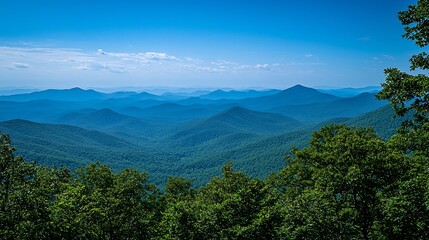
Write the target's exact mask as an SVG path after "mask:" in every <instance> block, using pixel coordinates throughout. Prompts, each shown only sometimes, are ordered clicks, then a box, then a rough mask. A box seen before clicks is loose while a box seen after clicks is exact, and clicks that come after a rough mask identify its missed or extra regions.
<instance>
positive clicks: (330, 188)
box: [0, 0, 429, 239]
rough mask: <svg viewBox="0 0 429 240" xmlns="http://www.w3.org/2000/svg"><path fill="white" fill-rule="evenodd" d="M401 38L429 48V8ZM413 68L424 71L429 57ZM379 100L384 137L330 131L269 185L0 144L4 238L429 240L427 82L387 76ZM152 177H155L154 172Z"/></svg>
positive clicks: (228, 170)
mask: <svg viewBox="0 0 429 240" xmlns="http://www.w3.org/2000/svg"><path fill="white" fill-rule="evenodd" d="M399 19H400V21H401V22H402V23H403V25H404V26H405V31H406V33H405V34H404V37H406V38H408V39H410V40H413V41H415V42H416V44H417V45H418V46H420V47H422V48H425V47H427V46H428V45H429V1H428V0H420V1H418V3H417V4H416V5H414V6H410V7H409V8H408V9H407V10H405V11H403V12H400V13H399ZM411 64H412V65H411V70H415V69H420V70H422V71H426V70H428V69H429V58H428V55H427V53H425V52H422V53H420V54H417V55H415V56H413V57H412V58H411ZM385 72H386V82H385V83H384V84H383V89H382V91H381V92H380V93H379V94H378V97H379V98H380V99H386V100H389V101H390V102H391V103H392V105H393V107H394V110H395V112H396V114H397V115H399V116H401V115H404V114H405V113H407V112H412V114H413V115H414V117H413V118H412V119H411V120H409V121H406V122H404V125H403V126H402V127H401V128H400V129H399V131H398V133H397V134H395V135H394V136H393V137H391V138H390V139H387V140H384V139H382V138H380V137H379V136H378V135H377V134H376V133H374V131H373V130H371V129H367V128H360V127H348V126H345V125H328V126H325V127H322V128H321V129H320V130H318V131H315V132H314V133H313V135H312V138H311V140H310V143H309V145H308V147H306V148H304V149H301V150H298V149H294V150H293V151H292V154H291V156H288V157H287V163H288V164H287V165H286V166H285V167H284V168H283V169H282V170H281V171H279V172H277V173H275V174H272V175H271V176H269V177H267V178H266V179H264V180H260V179H256V178H252V177H249V176H248V175H246V174H244V173H241V172H237V171H234V169H233V166H232V165H231V164H225V165H224V167H223V168H222V176H220V177H214V178H212V179H211V180H210V181H209V183H207V184H206V185H205V186H203V187H200V188H198V189H195V188H193V187H192V185H191V182H190V181H189V180H186V179H184V178H182V177H171V178H169V179H168V182H167V184H166V185H165V191H163V192H161V191H160V190H159V189H158V188H157V187H156V186H155V185H154V184H152V183H150V182H149V180H148V174H147V173H143V172H140V171H137V170H134V169H125V170H122V171H120V172H113V171H112V169H111V168H109V167H108V166H106V165H104V164H101V163H99V162H96V163H93V164H89V165H88V166H86V167H83V168H80V169H78V170H77V171H76V172H71V171H70V170H69V169H68V168H51V167H46V166H39V165H36V164H34V163H28V162H26V161H25V160H24V159H23V158H22V157H17V156H15V154H14V151H15V148H14V147H13V144H12V142H11V139H10V138H9V136H8V135H6V134H3V135H1V137H0V238H1V239H428V238H429V188H428V186H429V172H428V171H429V77H428V76H427V75H425V74H418V75H411V74H408V73H405V72H401V71H400V70H399V69H395V68H391V69H386V71H385ZM149 174H150V173H149Z"/></svg>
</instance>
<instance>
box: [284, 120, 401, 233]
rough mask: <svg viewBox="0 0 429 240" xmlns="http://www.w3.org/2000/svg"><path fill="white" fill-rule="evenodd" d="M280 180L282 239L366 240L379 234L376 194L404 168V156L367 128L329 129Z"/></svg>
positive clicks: (300, 154) (297, 156) (315, 136)
mask: <svg viewBox="0 0 429 240" xmlns="http://www.w3.org/2000/svg"><path fill="white" fill-rule="evenodd" d="M292 153H293V154H294V156H295V157H293V158H292V157H291V158H289V164H288V166H286V167H285V168H284V169H283V170H282V171H281V172H280V173H279V176H278V183H277V188H278V189H279V190H280V191H281V192H283V195H282V197H281V200H280V201H279V202H278V204H279V206H278V209H279V211H280V212H281V213H282V215H283V225H282V228H281V229H280V236H282V238H287V239H370V238H375V237H376V236H378V235H379V233H378V231H377V225H378V221H379V220H380V215H381V209H380V206H381V205H380V201H381V199H380V196H381V195H382V194H383V193H385V192H390V191H391V188H392V187H393V185H394V184H395V183H396V180H397V178H398V177H400V176H401V173H402V171H403V169H404V166H403V163H404V161H403V158H404V156H405V155H404V154H402V153H401V152H398V151H394V150H393V149H390V148H389V146H388V144H387V143H386V142H384V141H383V140H381V139H380V138H379V137H378V136H377V135H376V134H375V133H374V132H373V131H372V130H371V129H365V128H351V127H346V126H344V125H330V126H325V127H323V128H322V129H321V130H320V131H318V132H314V133H313V137H312V139H311V140H310V145H309V147H307V148H304V149H303V150H297V149H295V150H293V151H292Z"/></svg>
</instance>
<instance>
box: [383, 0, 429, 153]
mask: <svg viewBox="0 0 429 240" xmlns="http://www.w3.org/2000/svg"><path fill="white" fill-rule="evenodd" d="M399 20H400V21H401V23H402V24H403V25H404V29H405V34H404V35H403V37H405V38H407V39H409V40H412V41H414V42H415V44H416V45H417V46H419V47H421V48H425V47H427V46H428V45H429V0H419V1H418V2H417V4H416V5H411V6H409V7H408V9H407V10H405V11H401V12H399ZM410 63H411V66H410V70H412V71H414V70H417V69H419V70H421V71H422V72H425V71H427V70H429V54H428V53H426V52H425V51H423V52H421V53H419V54H416V55H413V56H412V57H411V59H410ZM384 72H385V74H386V81H385V83H383V84H382V87H383V88H382V90H381V91H380V92H379V93H378V94H377V97H378V98H379V99H384V100H389V101H390V102H391V104H392V106H393V108H394V110H395V113H396V114H397V115H399V116H404V115H405V114H406V113H408V112H411V113H412V114H413V115H414V118H413V119H412V120H409V121H406V122H404V124H403V128H402V129H401V132H402V136H400V137H398V138H400V139H398V141H397V142H398V143H401V144H400V145H399V146H401V147H402V148H403V149H404V150H405V151H422V152H424V153H425V154H426V156H428V155H429V152H428V151H429V150H428V149H429V77H428V76H427V75H425V74H422V73H420V74H417V75H411V74H408V73H406V72H402V71H400V70H399V69H397V68H388V69H385V71H384Z"/></svg>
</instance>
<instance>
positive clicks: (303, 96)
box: [239, 85, 339, 110]
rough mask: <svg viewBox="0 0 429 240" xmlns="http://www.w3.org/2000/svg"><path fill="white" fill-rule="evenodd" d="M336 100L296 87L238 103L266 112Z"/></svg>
mask: <svg viewBox="0 0 429 240" xmlns="http://www.w3.org/2000/svg"><path fill="white" fill-rule="evenodd" d="M338 99H339V98H338V97H335V96H333V95H330V94H326V93H321V92H319V91H317V90H316V89H312V88H308V87H304V86H302V85H296V86H293V87H291V88H288V89H286V90H283V91H281V92H279V93H276V94H273V95H268V96H263V97H258V98H248V99H243V100H242V101H240V102H239V103H240V105H242V106H244V107H247V108H250V109H254V110H267V109H272V108H276V107H280V106H285V105H304V104H311V103H322V102H331V101H334V100H338Z"/></svg>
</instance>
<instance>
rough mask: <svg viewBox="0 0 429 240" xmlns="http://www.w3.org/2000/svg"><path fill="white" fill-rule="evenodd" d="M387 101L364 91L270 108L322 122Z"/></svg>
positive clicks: (356, 114) (277, 111) (370, 108)
mask: <svg viewBox="0 0 429 240" xmlns="http://www.w3.org/2000/svg"><path fill="white" fill-rule="evenodd" d="M386 104H387V102H386V101H379V100H377V99H375V96H374V94H371V93H362V94H359V95H357V96H355V97H351V98H342V99H338V100H335V101H331V102H323V103H314V104H306V105H300V106H297V105H286V106H281V107H277V108H273V109H270V111H272V112H276V113H281V114H284V115H286V116H290V117H293V118H296V119H298V120H300V121H308V122H320V121H324V120H328V119H330V118H338V117H356V116H359V115H361V114H364V113H367V112H369V111H372V110H375V109H377V108H380V107H382V106H384V105H386Z"/></svg>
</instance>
